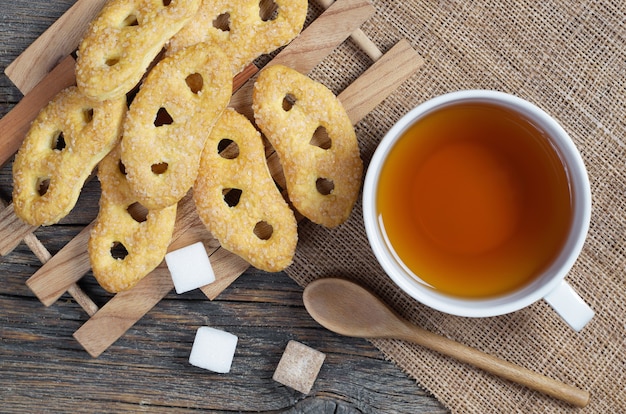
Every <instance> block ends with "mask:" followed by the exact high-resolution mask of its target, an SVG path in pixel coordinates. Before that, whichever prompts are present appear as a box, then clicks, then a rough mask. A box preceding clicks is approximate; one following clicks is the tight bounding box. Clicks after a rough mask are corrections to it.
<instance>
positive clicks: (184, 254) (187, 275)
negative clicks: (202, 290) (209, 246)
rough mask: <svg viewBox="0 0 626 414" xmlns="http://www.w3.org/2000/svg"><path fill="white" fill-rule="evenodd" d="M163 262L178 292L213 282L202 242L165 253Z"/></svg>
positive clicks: (213, 276)
mask: <svg viewBox="0 0 626 414" xmlns="http://www.w3.org/2000/svg"><path fill="white" fill-rule="evenodd" d="M165 263H167V268H168V269H169V270H170V274H171V275H172V281H173V282H174V288H175V289H176V293H178V294H180V293H185V292H189V291H190V290H194V289H197V288H199V287H202V286H205V285H208V284H209V283H213V282H215V274H214V273H213V268H212V267H211V262H210V261H209V256H208V255H207V253H206V249H205V248H204V244H202V242H198V243H194V244H191V245H189V246H187V247H183V248H182V249H178V250H174V251H172V252H169V253H167V254H166V255H165Z"/></svg>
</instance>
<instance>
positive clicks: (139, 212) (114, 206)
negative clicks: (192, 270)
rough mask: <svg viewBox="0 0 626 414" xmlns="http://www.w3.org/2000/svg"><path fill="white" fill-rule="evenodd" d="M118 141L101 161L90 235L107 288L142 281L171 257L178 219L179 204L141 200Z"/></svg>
mask: <svg viewBox="0 0 626 414" xmlns="http://www.w3.org/2000/svg"><path fill="white" fill-rule="evenodd" d="M120 152H121V151H120V146H119V145H118V146H116V147H115V149H114V150H113V151H111V153H110V154H109V155H107V156H106V157H105V159H104V160H102V162H101V163H100V165H99V166H98V179H99V180H100V184H101V186H102V195H101V197H100V210H99V212H98V217H97V218H96V221H95V223H94V227H93V228H92V230H91V233H90V237H89V244H88V249H89V259H90V262H91V268H92V271H93V275H94V277H95V278H96V280H97V281H98V283H99V284H100V286H102V287H103V288H104V289H105V290H107V291H109V292H113V293H115V292H120V291H123V290H127V289H130V288H131V287H133V286H134V285H136V284H137V283H138V282H139V281H140V280H141V279H142V278H143V277H144V276H146V275H147V274H148V273H150V272H151V271H152V270H154V269H155V268H156V267H157V266H158V265H159V264H160V263H161V262H162V261H163V258H164V257H165V254H166V253H167V248H168V246H169V243H170V241H171V238H172V234H173V231H174V224H175V222H176V210H177V205H176V204H174V205H172V206H169V207H166V208H164V209H159V210H147V211H146V209H145V208H144V207H143V206H141V205H140V204H139V203H137V200H136V198H135V197H134V196H133V193H132V191H131V190H130V188H129V186H128V181H127V180H126V176H125V171H124V166H123V164H122V163H121V160H120Z"/></svg>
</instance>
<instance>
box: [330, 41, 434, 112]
mask: <svg viewBox="0 0 626 414" xmlns="http://www.w3.org/2000/svg"><path fill="white" fill-rule="evenodd" d="M423 65H424V59H423V58H422V57H421V56H420V55H419V54H418V53H417V52H416V51H415V50H414V49H413V48H412V47H411V45H410V44H409V42H408V41H407V40H404V39H403V40H400V41H399V42H398V43H396V45H395V46H394V47H392V48H391V49H390V50H389V51H388V52H387V53H385V54H384V55H383V56H382V57H381V58H380V59H379V60H377V61H376V62H375V63H374V64H373V65H372V66H370V67H369V69H367V71H365V73H363V74H362V75H361V76H359V78H358V79H357V80H356V81H355V82H353V83H352V84H351V85H350V86H348V87H347V88H346V89H345V90H344V91H343V92H341V93H340V94H339V96H338V98H339V100H340V101H341V103H342V104H343V106H344V108H345V109H346V112H348V117H349V118H350V120H352V122H353V123H354V124H356V123H358V122H359V121H360V120H361V119H363V117H365V115H367V114H368V113H370V112H371V111H372V110H373V109H374V108H375V107H376V106H377V105H378V104H379V103H381V102H382V101H383V100H384V99H385V98H386V97H387V96H389V93H390V92H391V91H394V90H396V89H397V88H398V87H399V86H400V85H401V84H402V83H403V82H404V81H405V80H407V79H408V78H409V77H410V76H411V75H413V74H414V73H415V72H416V71H417V70H418V69H419V68H421V67H422V66H423Z"/></svg>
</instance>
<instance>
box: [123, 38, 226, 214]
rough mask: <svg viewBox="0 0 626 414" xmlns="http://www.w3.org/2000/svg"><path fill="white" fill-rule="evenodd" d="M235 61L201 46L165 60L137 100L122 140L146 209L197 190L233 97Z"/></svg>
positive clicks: (136, 189)
mask: <svg viewBox="0 0 626 414" xmlns="http://www.w3.org/2000/svg"><path fill="white" fill-rule="evenodd" d="M228 62H229V60H228V58H227V57H226V55H225V54H224V52H223V51H222V50H221V49H220V48H219V47H217V46H213V45H208V44H206V43H199V44H196V45H193V46H190V47H188V48H185V49H183V50H181V51H179V52H177V53H175V54H173V55H171V56H168V57H166V58H164V59H163V60H161V61H160V62H159V63H158V64H157V65H156V66H155V67H154V68H153V69H152V70H151V71H150V73H149V74H148V76H147V77H146V80H145V81H144V83H143V84H142V86H141V89H140V90H139V92H138V93H137V96H136V97H135V99H134V100H133V102H132V104H131V106H130V109H129V111H128V116H127V117H126V122H125V123H124V136H123V139H122V162H123V163H124V165H125V166H126V171H127V173H128V181H129V183H130V187H131V189H132V190H133V192H134V193H135V196H136V197H137V199H138V200H139V201H140V202H141V204H143V205H144V206H146V207H148V208H151V209H157V208H163V207H166V206H168V205H172V204H175V203H177V202H178V201H179V200H180V199H182V198H183V197H184V196H185V194H186V193H187V191H188V190H189V189H190V188H191V186H192V185H193V182H194V181H195V179H196V175H197V174H198V164H199V162H200V155H201V153H202V149H203V148H204V143H205V141H206V139H207V138H208V136H209V133H210V132H211V128H212V126H213V123H214V122H215V120H216V119H217V118H218V117H219V116H220V114H221V113H222V111H223V110H224V109H225V108H226V105H227V104H228V102H229V100H230V96H231V93H232V74H231V72H230V65H229V63H228Z"/></svg>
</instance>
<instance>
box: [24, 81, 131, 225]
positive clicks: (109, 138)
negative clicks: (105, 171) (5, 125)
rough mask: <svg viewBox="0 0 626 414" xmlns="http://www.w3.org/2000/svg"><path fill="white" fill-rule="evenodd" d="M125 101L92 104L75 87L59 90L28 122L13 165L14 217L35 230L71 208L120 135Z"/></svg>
mask: <svg viewBox="0 0 626 414" xmlns="http://www.w3.org/2000/svg"><path fill="white" fill-rule="evenodd" d="M125 113H126V99H124V98H118V99H116V100H112V101H104V102H101V101H97V100H94V99H90V98H87V97H86V96H84V95H83V94H82V93H80V91H79V90H78V89H77V88H76V87H70V88H67V89H65V90H63V91H61V92H60V93H59V94H58V95H57V96H56V97H55V98H54V99H53V100H52V101H51V102H50V103H49V104H48V105H47V106H46V107H44V108H43V109H42V110H41V112H40V113H39V115H38V116H37V118H36V119H35V120H34V121H33V123H32V125H31V127H30V130H29V131H28V133H27V135H26V138H25V139H24V142H23V143H22V146H21V148H20V149H19V151H18V153H17V155H16V157H15V162H14V163H13V184H14V185H13V204H14V209H15V214H17V216H18V217H20V218H21V219H22V220H24V221H25V222H26V223H28V224H31V225H34V226H39V225H50V224H54V223H57V222H58V221H59V220H60V219H61V218H63V217H65V216H66V215H67V214H68V213H69V212H70V211H71V209H72V208H73V207H74V205H75V204H76V201H77V199H78V196H79V195H80V191H81V189H82V187H83V184H84V183H85V180H86V179H87V178H88V177H89V175H90V174H91V172H92V171H93V170H94V168H95V167H96V165H97V164H98V162H100V160H101V159H102V158H104V157H105V156H106V154H108V153H109V151H111V149H112V148H113V147H114V146H115V145H116V144H117V142H118V141H119V138H120V136H121V131H122V123H123V118H124V114H125Z"/></svg>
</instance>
